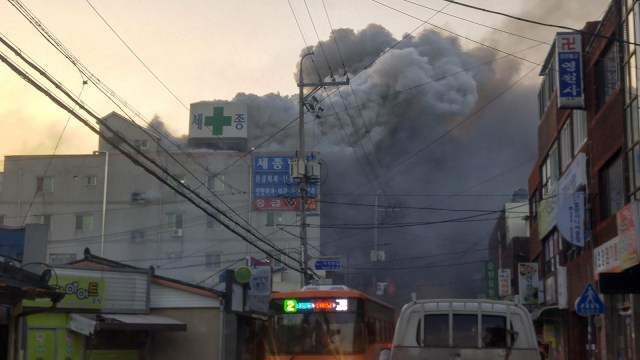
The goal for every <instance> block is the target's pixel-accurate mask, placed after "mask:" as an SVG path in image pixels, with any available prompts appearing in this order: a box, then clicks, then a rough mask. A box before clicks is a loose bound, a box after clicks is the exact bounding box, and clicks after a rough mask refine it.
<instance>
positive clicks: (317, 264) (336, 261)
mask: <svg viewBox="0 0 640 360" xmlns="http://www.w3.org/2000/svg"><path fill="white" fill-rule="evenodd" d="M313 268H314V269H316V270H333V271H339V270H340V269H342V261H341V260H340V258H319V259H316V260H315V261H314V263H313Z"/></svg>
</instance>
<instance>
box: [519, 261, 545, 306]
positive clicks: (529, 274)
mask: <svg viewBox="0 0 640 360" xmlns="http://www.w3.org/2000/svg"><path fill="white" fill-rule="evenodd" d="M539 284H540V281H539V278H538V264H537V263H519V264H518V291H519V293H520V303H521V304H523V305H538V304H539V294H538V292H539V291H540V285H539Z"/></svg>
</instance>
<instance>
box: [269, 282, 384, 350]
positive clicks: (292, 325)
mask: <svg viewBox="0 0 640 360" xmlns="http://www.w3.org/2000/svg"><path fill="white" fill-rule="evenodd" d="M269 306H270V316H269V321H268V326H267V328H268V331H269V334H268V338H269V341H268V348H267V356H266V359H267V360H284V359H286V360H290V359H295V360H323V359H341V360H373V359H376V360H377V359H378V356H379V353H380V351H381V350H382V349H390V348H391V342H392V341H393V331H394V328H395V314H394V310H393V307H391V306H390V305H388V304H386V303H383V302H381V301H378V300H377V299H375V298H373V297H370V296H368V295H366V294H364V293H362V292H359V291H355V290H352V289H349V288H347V287H345V286H342V285H320V286H305V287H304V288H303V289H302V290H299V291H290V292H281V293H274V294H272V295H271V301H270V304H269Z"/></svg>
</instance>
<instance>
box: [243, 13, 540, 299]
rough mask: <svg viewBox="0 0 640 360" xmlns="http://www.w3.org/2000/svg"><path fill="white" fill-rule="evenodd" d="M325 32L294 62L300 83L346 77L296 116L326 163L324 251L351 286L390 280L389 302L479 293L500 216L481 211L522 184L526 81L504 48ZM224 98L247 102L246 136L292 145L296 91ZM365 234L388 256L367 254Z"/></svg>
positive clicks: (528, 146) (267, 145) (531, 137)
mask: <svg viewBox="0 0 640 360" xmlns="http://www.w3.org/2000/svg"><path fill="white" fill-rule="evenodd" d="M334 36H335V39H334V38H331V39H329V40H327V41H325V42H322V43H319V44H317V45H316V46H315V47H314V48H313V52H314V55H313V57H307V58H306V59H305V60H304V62H303V71H304V76H303V79H304V81H305V83H308V82H318V81H325V82H326V81H331V80H332V79H334V78H335V79H336V80H337V81H343V80H345V79H346V78H347V77H348V78H349V79H350V85H349V86H348V87H347V86H343V87H337V86H327V87H325V88H321V89H319V90H318V91H317V92H316V93H315V94H314V96H315V98H316V99H317V100H318V103H313V104H312V105H313V107H314V108H315V109H316V112H310V113H307V114H306V117H305V123H306V124H305V130H306V149H307V151H317V152H320V153H321V154H322V156H321V157H322V160H323V164H324V166H323V179H322V184H321V185H322V188H321V192H322V198H321V206H322V224H323V227H324V228H323V230H322V241H321V243H322V249H321V250H322V253H323V254H324V255H341V256H343V259H344V261H345V263H346V262H348V263H349V264H348V267H349V270H348V271H345V272H344V273H343V275H344V277H345V278H346V279H344V280H343V281H345V282H346V283H347V284H348V285H350V286H353V287H356V288H360V289H362V290H366V291H374V281H375V282H393V283H394V284H395V285H396V286H397V289H396V296H394V297H389V298H387V300H388V301H390V302H392V303H395V304H401V303H403V302H406V301H408V300H409V298H410V293H411V292H415V293H416V294H417V295H418V296H419V297H434V296H442V297H460V296H466V297H476V296H477V295H478V294H480V293H482V292H483V291H484V290H483V283H482V281H483V278H482V277H481V276H480V274H481V273H482V268H483V263H482V261H483V260H484V259H486V257H487V246H488V244H487V242H488V236H489V233H490V230H491V228H492V227H493V225H494V224H495V218H496V216H497V215H496V214H493V215H489V216H479V215H481V214H482V213H481V212H478V210H483V209H484V210H499V209H500V208H501V206H503V205H504V203H505V202H508V201H509V200H510V197H511V194H512V193H513V192H514V191H515V190H516V189H518V188H523V187H524V188H526V178H527V174H528V173H529V171H530V166H531V164H532V163H531V161H529V162H527V160H528V159H529V160H531V159H532V158H533V157H534V156H535V149H536V146H535V143H536V125H537V119H536V110H535V107H534V106H535V104H536V96H535V90H534V89H533V88H530V87H529V88H528V87H526V86H525V87H524V88H523V87H522V86H517V85H518V81H517V79H518V78H517V74H518V71H519V70H520V66H519V63H518V62H517V61H516V60H514V59H513V58H508V57H507V58H502V59H497V58H498V57H499V54H496V53H495V52H492V51H489V50H487V49H483V48H475V49H472V50H464V49H463V48H462V46H461V45H460V43H459V41H458V40H457V39H456V38H454V37H452V36H445V35H442V34H441V33H438V32H435V31H432V30H423V31H421V32H419V33H416V34H415V35H412V36H408V37H406V38H405V39H404V40H403V41H401V42H399V41H398V40H399V39H395V38H394V37H393V36H392V35H391V34H390V33H389V32H388V31H387V30H386V29H384V28H383V27H381V26H379V25H370V26H368V27H367V28H365V29H363V30H361V31H359V32H355V31H353V30H350V29H338V30H336V31H335V32H334ZM336 44H338V47H339V50H338V47H336ZM307 51H308V50H307V49H304V50H303V51H302V52H301V56H302V55H304V54H306V52H307ZM294 79H295V80H296V81H297V80H298V79H299V74H298V73H297V72H296V73H294ZM307 90H309V89H307ZM311 99H312V98H311V97H310V98H309V100H310V101H311ZM232 101H236V102H240V103H246V104H247V105H248V111H249V113H250V116H251V120H252V127H251V128H250V129H249V137H250V146H251V147H254V148H256V149H258V150H281V151H295V149H296V148H297V145H298V120H297V119H298V96H296V95H292V96H281V95H279V94H268V95H265V96H257V95H252V94H238V95H237V96H236V97H235V98H234V99H233V100H232ZM319 108H322V109H323V111H322V112H317V110H318V109H319ZM316 115H319V116H318V117H316ZM522 162H527V163H526V166H524V167H520V168H518V167H516V165H517V164H520V163H522ZM499 174H502V175H500V176H498V175H499ZM376 196H377V201H378V204H379V207H378V208H377V211H376V208H375V207H374V204H375V202H376ZM434 208H437V209H434ZM438 209H443V210H438ZM444 209H447V211H445V210H444ZM469 210H476V211H469ZM376 216H377V221H378V224H379V226H378V229H377V234H376V230H374V228H375V227H374V221H375V219H376ZM469 216H476V217H472V218H470V219H466V220H465V219H464V218H466V217H469ZM376 237H377V243H378V245H379V247H378V249H379V250H384V251H385V253H386V261H384V262H376V263H372V262H370V261H369V255H370V254H369V252H370V250H372V248H373V246H374V238H376ZM374 268H375V269H374Z"/></svg>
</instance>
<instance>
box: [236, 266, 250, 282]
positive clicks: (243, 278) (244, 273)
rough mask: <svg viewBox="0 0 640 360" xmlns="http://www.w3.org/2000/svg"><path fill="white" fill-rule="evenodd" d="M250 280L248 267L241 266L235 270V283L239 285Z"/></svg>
mask: <svg viewBox="0 0 640 360" xmlns="http://www.w3.org/2000/svg"><path fill="white" fill-rule="evenodd" d="M249 280H251V269H249V267H248V266H242V267H239V268H237V269H236V281H237V282H239V283H240V284H246V283H248V282H249Z"/></svg>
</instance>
